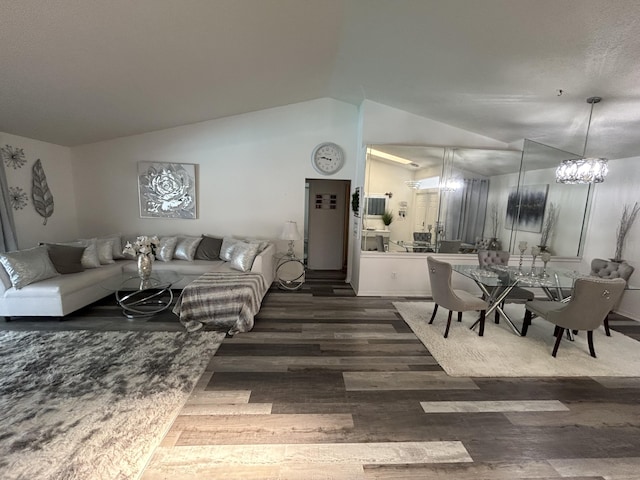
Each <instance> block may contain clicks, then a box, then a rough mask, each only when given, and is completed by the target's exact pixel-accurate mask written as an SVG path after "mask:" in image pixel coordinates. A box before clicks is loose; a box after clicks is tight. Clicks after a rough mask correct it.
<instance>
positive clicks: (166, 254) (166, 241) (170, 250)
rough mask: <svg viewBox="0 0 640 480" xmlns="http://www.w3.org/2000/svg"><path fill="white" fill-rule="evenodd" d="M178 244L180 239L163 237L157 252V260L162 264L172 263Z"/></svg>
mask: <svg viewBox="0 0 640 480" xmlns="http://www.w3.org/2000/svg"><path fill="white" fill-rule="evenodd" d="M177 244H178V237H162V238H161V239H160V245H159V246H158V249H157V250H156V260H160V261H161V262H168V261H170V260H171V259H172V258H173V255H174V252H175V251H176V245H177Z"/></svg>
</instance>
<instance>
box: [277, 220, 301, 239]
mask: <svg viewBox="0 0 640 480" xmlns="http://www.w3.org/2000/svg"><path fill="white" fill-rule="evenodd" d="M300 238H301V237H300V234H299V233H298V224H297V223H296V222H292V221H287V222H285V224H284V227H283V228H282V233H281V234H280V239H281V240H300Z"/></svg>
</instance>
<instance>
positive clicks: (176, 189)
mask: <svg viewBox="0 0 640 480" xmlns="http://www.w3.org/2000/svg"><path fill="white" fill-rule="evenodd" d="M138 196H139V201H140V216H141V217H142V218H183V219H195V218H197V209H196V198H197V197H196V166H195V164H192V163H160V162H138Z"/></svg>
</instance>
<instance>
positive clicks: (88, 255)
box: [67, 238, 100, 268]
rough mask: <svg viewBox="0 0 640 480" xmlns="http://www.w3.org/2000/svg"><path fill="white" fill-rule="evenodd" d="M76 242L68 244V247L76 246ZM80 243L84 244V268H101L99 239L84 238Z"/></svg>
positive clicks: (82, 261) (82, 260)
mask: <svg viewBox="0 0 640 480" xmlns="http://www.w3.org/2000/svg"><path fill="white" fill-rule="evenodd" d="M75 243H76V242H71V243H68V244H67V245H74V244H75ZM78 243H80V244H82V246H83V247H85V249H84V253H83V254H82V259H81V260H80V262H81V263H82V266H83V267H84V268H98V267H99V266H100V257H99V256H98V239H97V238H88V239H87V238H83V239H80V240H78Z"/></svg>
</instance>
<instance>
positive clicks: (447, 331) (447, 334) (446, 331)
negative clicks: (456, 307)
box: [444, 310, 453, 338]
mask: <svg viewBox="0 0 640 480" xmlns="http://www.w3.org/2000/svg"><path fill="white" fill-rule="evenodd" d="M452 313H453V312H452V311H451V310H449V316H448V317H447V328H445V330H444V338H447V337H448V336H449V327H450V326H451V314H452Z"/></svg>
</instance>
